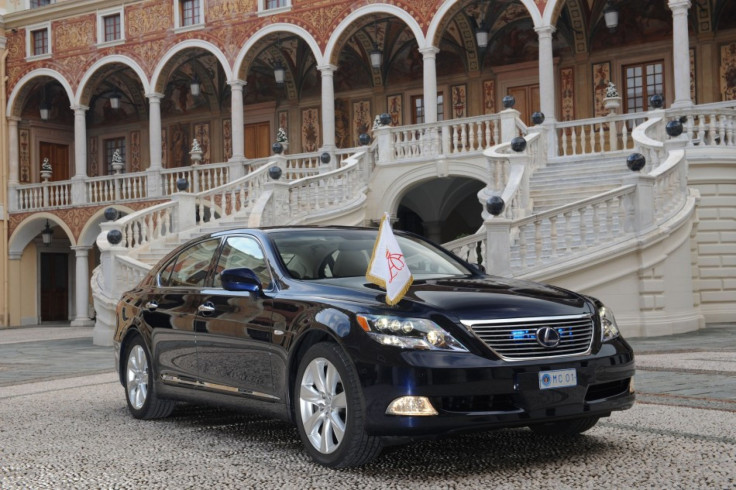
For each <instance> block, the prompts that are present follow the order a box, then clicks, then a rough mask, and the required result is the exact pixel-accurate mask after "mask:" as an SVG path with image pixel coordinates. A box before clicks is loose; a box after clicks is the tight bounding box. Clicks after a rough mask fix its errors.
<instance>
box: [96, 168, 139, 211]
mask: <svg viewBox="0 0 736 490" xmlns="http://www.w3.org/2000/svg"><path fill="white" fill-rule="evenodd" d="M147 185H148V175H147V174H146V172H136V173H132V174H120V175H112V176H110V175H107V176H103V177H92V178H89V179H87V181H86V182H85V191H86V198H87V202H88V203H90V204H105V203H111V202H117V201H135V200H139V199H146V198H147V197H148V192H147V189H148V188H147Z"/></svg>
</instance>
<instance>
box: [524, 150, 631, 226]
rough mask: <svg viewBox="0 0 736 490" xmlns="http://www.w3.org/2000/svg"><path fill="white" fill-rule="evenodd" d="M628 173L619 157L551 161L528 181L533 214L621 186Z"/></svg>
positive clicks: (621, 157) (607, 156) (620, 156)
mask: <svg viewBox="0 0 736 490" xmlns="http://www.w3.org/2000/svg"><path fill="white" fill-rule="evenodd" d="M629 174H631V171H630V170H629V169H628V168H627V167H626V157H625V156H623V155H613V156H612V155H601V156H599V157H587V158H576V159H574V160H570V159H564V160H563V159H555V160H553V161H551V162H550V163H548V164H547V166H546V167H544V168H541V169H539V170H537V171H536V172H535V173H534V175H533V176H532V178H531V180H530V195H531V198H532V200H533V202H534V211H535V212H541V211H545V210H548V209H552V208H556V207H559V206H564V205H566V204H570V203H572V202H575V201H579V200H581V199H586V198H588V197H591V196H594V195H596V194H601V193H603V192H606V191H609V190H611V189H615V188H616V187H619V186H621V183H622V180H623V178H624V177H625V176H626V175H629Z"/></svg>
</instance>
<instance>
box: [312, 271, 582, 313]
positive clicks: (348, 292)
mask: <svg viewBox="0 0 736 490" xmlns="http://www.w3.org/2000/svg"><path fill="white" fill-rule="evenodd" d="M306 289H307V290H308V291H304V292H305V293H306V294H310V293H311V294H310V296H312V298H313V299H318V298H321V299H322V300H324V301H334V300H337V301H341V300H342V301H348V302H350V303H360V304H363V305H365V306H367V307H370V308H371V309H374V308H376V307H381V306H383V307H386V308H391V310H392V311H394V312H396V313H399V312H404V313H410V312H419V311H422V312H423V313H424V314H429V313H431V311H427V310H434V311H436V312H437V313H441V314H444V315H448V316H453V317H456V318H458V319H464V320H475V319H477V320H480V319H503V318H520V317H540V316H560V315H579V314H584V313H593V310H592V307H591V306H590V304H589V303H588V302H587V301H586V300H585V299H584V297H583V296H581V295H579V294H576V293H573V292H571V291H567V290H565V289H561V288H558V287H554V286H549V285H546V284H540V283H535V282H530V281H521V280H515V279H506V278H498V277H490V276H476V277H467V278H448V279H432V280H415V281H414V283H413V284H412V286H411V288H410V289H409V291H408V293H407V294H406V296H404V298H403V299H402V300H401V301H400V302H399V303H398V304H397V305H396V306H394V307H389V306H387V305H386V303H385V299H386V298H385V291H384V290H383V289H381V288H379V287H378V286H376V285H374V284H371V283H368V282H366V281H365V279H364V278H359V277H356V278H345V279H332V280H326V281H321V280H319V281H310V282H309V285H308V286H307V288H306Z"/></svg>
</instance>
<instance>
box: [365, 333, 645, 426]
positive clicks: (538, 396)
mask: <svg viewBox="0 0 736 490" xmlns="http://www.w3.org/2000/svg"><path fill="white" fill-rule="evenodd" d="M392 360H393V361H395V363H388V362H385V361H387V360H386V359H384V363H383V364H380V363H376V362H373V363H369V362H366V363H360V362H359V363H358V371H359V374H360V376H361V380H362V381H363V390H364V395H365V401H366V429H367V431H368V432H369V433H371V434H373V435H383V436H398V437H402V436H406V437H423V436H429V435H438V434H447V433H453V432H462V431H467V430H474V429H483V428H500V427H515V426H526V425H531V424H534V423H543V422H551V421H556V420H564V419H569V418H576V417H583V416H598V417H603V416H608V415H609V414H610V413H611V412H612V411H616V410H625V409H628V408H631V406H632V405H633V404H634V398H635V395H634V392H633V385H632V384H631V381H632V379H633V376H634V372H635V368H634V355H633V352H632V351H631V350H630V348H629V347H628V345H626V344H625V343H623V342H616V343H611V344H605V345H604V346H603V348H602V349H601V352H599V353H598V354H596V355H590V356H584V357H572V358H567V359H560V360H556V361H550V360H543V361H527V362H523V363H521V362H519V363H511V362H504V361H496V360H491V359H487V358H483V357H480V356H476V355H474V354H470V353H463V354H454V353H438V352H416V351H414V352H409V351H404V352H402V353H401V354H400V355H399V356H398V357H397V358H393V359H392ZM560 369H575V371H576V373H577V385H576V386H572V387H567V388H553V389H545V390H542V389H540V387H539V372H540V371H552V370H560ZM406 395H413V396H425V397H427V398H428V399H429V400H430V401H431V403H432V405H433V406H434V408H435V409H436V410H437V412H438V415H436V416H426V417H417V416H395V415H386V413H385V412H386V407H387V406H388V405H389V403H391V401H393V400H394V399H396V398H398V397H401V396H406Z"/></svg>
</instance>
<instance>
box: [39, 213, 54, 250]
mask: <svg viewBox="0 0 736 490" xmlns="http://www.w3.org/2000/svg"><path fill="white" fill-rule="evenodd" d="M53 236H54V231H53V230H52V229H51V227H50V226H49V220H46V227H45V228H44V229H43V231H42V232H41V240H43V244H44V245H45V246H47V247H48V246H49V245H51V238H53Z"/></svg>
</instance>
